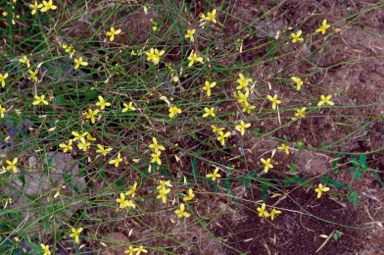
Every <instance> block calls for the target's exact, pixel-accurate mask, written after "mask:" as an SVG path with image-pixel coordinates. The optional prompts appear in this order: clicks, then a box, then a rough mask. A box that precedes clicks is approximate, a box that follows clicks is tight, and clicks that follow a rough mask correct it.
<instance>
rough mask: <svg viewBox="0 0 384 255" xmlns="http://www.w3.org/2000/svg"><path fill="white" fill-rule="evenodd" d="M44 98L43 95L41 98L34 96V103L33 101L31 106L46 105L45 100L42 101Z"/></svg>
mask: <svg viewBox="0 0 384 255" xmlns="http://www.w3.org/2000/svg"><path fill="white" fill-rule="evenodd" d="M44 98H45V96H44V95H41V96H37V95H36V96H35V99H36V100H35V101H33V103H32V104H33V105H39V104H45V105H48V102H47V101H46V100H44Z"/></svg>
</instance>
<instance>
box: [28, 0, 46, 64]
mask: <svg viewBox="0 0 384 255" xmlns="http://www.w3.org/2000/svg"><path fill="white" fill-rule="evenodd" d="M29 7H31V8H32V12H31V14H32V15H35V13H36V11H37V10H38V9H40V8H41V7H43V5H42V4H38V3H37V1H35V3H34V4H30V5H29ZM28 68H29V67H28Z"/></svg>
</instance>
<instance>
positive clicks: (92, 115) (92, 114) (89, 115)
mask: <svg viewBox="0 0 384 255" xmlns="http://www.w3.org/2000/svg"><path fill="white" fill-rule="evenodd" d="M98 113H99V110H94V111H93V110H92V109H88V113H86V115H85V118H86V119H90V120H91V123H92V124H95V122H96V119H95V116H96V115H97V114H98Z"/></svg>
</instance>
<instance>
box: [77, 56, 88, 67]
mask: <svg viewBox="0 0 384 255" xmlns="http://www.w3.org/2000/svg"><path fill="white" fill-rule="evenodd" d="M74 61H75V69H78V68H79V67H80V66H87V65H88V62H85V61H83V58H82V57H79V58H75V59H74Z"/></svg>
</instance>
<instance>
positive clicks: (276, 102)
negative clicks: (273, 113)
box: [267, 94, 281, 110]
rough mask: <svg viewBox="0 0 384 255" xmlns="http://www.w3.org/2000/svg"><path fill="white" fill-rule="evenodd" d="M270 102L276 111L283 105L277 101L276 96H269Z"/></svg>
mask: <svg viewBox="0 0 384 255" xmlns="http://www.w3.org/2000/svg"><path fill="white" fill-rule="evenodd" d="M267 98H268V100H269V101H271V102H272V109H273V110H275V109H276V106H277V105H278V104H280V103H281V101H280V100H279V99H277V95H276V94H275V95H274V96H273V97H271V96H270V95H268V96H267Z"/></svg>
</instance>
